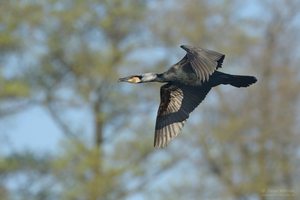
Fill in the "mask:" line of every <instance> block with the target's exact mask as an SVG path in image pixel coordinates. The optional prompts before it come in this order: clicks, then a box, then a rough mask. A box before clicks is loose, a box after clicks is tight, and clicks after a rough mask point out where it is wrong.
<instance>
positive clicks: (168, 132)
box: [154, 83, 211, 148]
mask: <svg viewBox="0 0 300 200" xmlns="http://www.w3.org/2000/svg"><path fill="white" fill-rule="evenodd" d="M210 89H211V87H210V86H209V85H206V84H204V85H201V86H197V87H196V86H187V85H177V84H171V83H168V84H165V85H163V86H162V87H161V89H160V98H161V102H160V105H159V109H158V113H157V118H156V125H155V136H154V147H157V148H163V147H165V146H166V145H167V144H168V143H169V142H170V141H171V140H172V139H173V138H174V137H176V136H177V135H178V134H179V133H180V132H181V129H182V127H183V125H184V123H185V121H186V120H187V118H188V117H189V114H190V113H191V112H192V111H193V110H194V109H195V108H196V107H197V106H198V105H199V104H200V103H201V102H202V101H203V99H204V98H205V96H206V94H207V93H208V92H209V91H210Z"/></svg>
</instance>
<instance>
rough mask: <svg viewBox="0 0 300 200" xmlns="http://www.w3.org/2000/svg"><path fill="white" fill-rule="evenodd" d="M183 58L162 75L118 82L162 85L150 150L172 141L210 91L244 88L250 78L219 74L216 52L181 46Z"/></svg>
mask: <svg viewBox="0 0 300 200" xmlns="http://www.w3.org/2000/svg"><path fill="white" fill-rule="evenodd" d="M180 47H181V48H182V49H184V50H185V51H186V55H185V56H184V57H183V58H182V59H181V60H180V61H179V62H177V63H176V64H174V65H172V66H171V68H170V69H169V70H167V71H165V72H163V73H160V74H158V73H145V74H140V75H132V76H128V77H125V78H120V79H119V81H121V82H128V83H146V82H166V83H167V84H165V85H163V86H162V87H161V88H160V105H159V108H158V112H157V118H156V125H155V135H154V147H156V148H164V147H166V146H167V144H168V143H169V142H170V141H171V140H172V139H173V138H174V137H176V136H177V135H178V134H179V133H180V132H181V129H182V127H183V125H184V123H185V122H186V120H187V119H188V118H189V115H190V113H191V112H192V111H193V110H194V109H195V108H196V107H197V106H198V105H199V104H200V103H201V102H202V101H203V99H204V98H205V96H206V95H207V93H208V92H209V91H210V89H211V88H213V87H215V86H218V85H221V84H223V85H232V86H234V87H238V88H239V87H248V86H249V85H251V84H253V83H255V82H256V81H257V79H256V78H255V77H254V76H242V75H231V74H226V73H223V72H220V71H217V69H218V68H221V67H222V63H223V60H224V58H225V55H224V54H222V53H218V52H216V51H212V50H208V49H203V48H199V47H193V46H189V45H181V46H180Z"/></svg>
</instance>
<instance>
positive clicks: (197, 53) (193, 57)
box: [179, 46, 225, 82]
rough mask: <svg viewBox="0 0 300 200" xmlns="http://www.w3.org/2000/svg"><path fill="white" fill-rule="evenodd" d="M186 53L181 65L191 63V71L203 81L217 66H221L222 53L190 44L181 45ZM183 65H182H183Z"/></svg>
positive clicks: (223, 56)
mask: <svg viewBox="0 0 300 200" xmlns="http://www.w3.org/2000/svg"><path fill="white" fill-rule="evenodd" d="M181 47H182V48H183V49H184V50H185V51H186V52H187V54H186V55H185V56H184V58H183V59H182V61H183V62H182V61H180V62H179V63H182V64H183V65H189V64H190V65H191V67H192V69H193V71H194V72H195V74H196V75H197V78H198V79H200V80H202V81H203V82H204V81H207V80H208V79H209V76H210V75H211V74H212V73H213V72H214V71H215V70H216V69H218V68H220V67H222V63H223V60H224V58H225V55H224V54H221V53H218V52H216V51H212V50H208V49H202V48H197V47H190V46H181ZM183 67H184V66H183Z"/></svg>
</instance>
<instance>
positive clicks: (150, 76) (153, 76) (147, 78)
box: [119, 73, 157, 83]
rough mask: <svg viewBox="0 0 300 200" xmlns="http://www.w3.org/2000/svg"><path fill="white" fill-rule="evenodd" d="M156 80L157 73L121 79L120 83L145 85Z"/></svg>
mask: <svg viewBox="0 0 300 200" xmlns="http://www.w3.org/2000/svg"><path fill="white" fill-rule="evenodd" d="M156 78H157V74H155V73H145V74H141V75H132V76H127V77H124V78H119V81H120V82H128V83H145V82H152V81H155V80H156Z"/></svg>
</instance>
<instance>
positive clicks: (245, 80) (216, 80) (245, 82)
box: [212, 71, 257, 87]
mask: <svg viewBox="0 0 300 200" xmlns="http://www.w3.org/2000/svg"><path fill="white" fill-rule="evenodd" d="M256 81H257V79H256V78H255V77H254V76H242V75H231V74H225V73H223V72H218V71H216V72H215V73H214V74H213V78H212V85H213V86H217V85H220V84H224V85H227V84H229V85H232V86H234V87H248V86H249V85H252V84H253V83H256Z"/></svg>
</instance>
